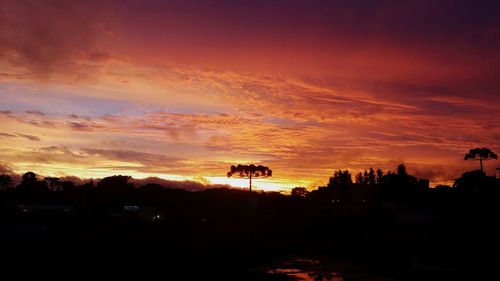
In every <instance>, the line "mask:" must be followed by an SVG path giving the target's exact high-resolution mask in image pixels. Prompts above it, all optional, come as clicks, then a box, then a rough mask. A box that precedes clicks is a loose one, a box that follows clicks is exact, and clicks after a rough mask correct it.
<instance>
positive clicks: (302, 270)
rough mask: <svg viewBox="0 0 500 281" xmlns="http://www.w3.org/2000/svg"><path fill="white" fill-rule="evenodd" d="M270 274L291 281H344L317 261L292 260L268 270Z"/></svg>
mask: <svg viewBox="0 0 500 281" xmlns="http://www.w3.org/2000/svg"><path fill="white" fill-rule="evenodd" d="M268 273H270V274H279V275H286V276H287V277H290V280H304V281H343V280H344V278H342V277H341V276H340V274H339V273H337V272H331V271H328V270H324V269H323V268H322V266H321V265H320V263H319V260H315V259H300V258H296V259H290V260H285V261H283V262H282V263H280V264H279V265H278V266H277V267H276V268H273V269H270V270H268Z"/></svg>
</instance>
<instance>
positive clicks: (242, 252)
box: [0, 189, 500, 281]
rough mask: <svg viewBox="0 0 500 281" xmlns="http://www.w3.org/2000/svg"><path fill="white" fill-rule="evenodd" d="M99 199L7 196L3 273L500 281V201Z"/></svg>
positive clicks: (176, 195) (187, 195) (159, 195)
mask: <svg viewBox="0 0 500 281" xmlns="http://www.w3.org/2000/svg"><path fill="white" fill-rule="evenodd" d="M101 195H102V194H101ZM101 195H99V196H97V195H92V196H96V197H95V198H94V197H92V196H91V195H86V196H87V198H86V199H85V201H84V202H83V203H82V202H81V201H78V202H77V204H72V205H71V204H67V203H71V200H69V201H66V202H65V200H62V199H61V198H59V199H57V198H54V196H55V195H50V196H49V197H46V198H45V199H44V200H28V199H26V198H24V197H20V196H19V194H16V193H11V194H9V193H8V192H3V193H2V194H1V196H2V197H1V198H2V201H1V202H2V208H1V216H0V220H1V226H2V227H1V229H0V241H1V248H2V259H4V261H2V265H3V266H4V269H11V270H14V269H15V270H17V271H16V272H17V274H20V275H23V274H25V273H33V272H30V270H25V269H30V268H34V267H37V268H45V269H50V270H48V272H50V274H54V273H56V272H61V270H65V269H68V271H70V272H72V274H98V272H102V270H105V271H107V272H109V273H111V274H124V275H127V274H129V273H130V274H132V273H139V274H141V275H140V276H142V277H146V275H150V276H154V275H155V274H161V276H162V279H167V280H208V278H209V277H210V278H212V277H215V278H216V280H217V279H219V280H221V279H230V280H469V281H470V280H499V275H498V268H500V259H499V250H500V247H499V237H500V235H499V234H500V231H499V230H498V224H499V219H500V216H499V214H500V213H499V209H500V208H499V204H498V202H499V201H498V196H497V195H496V194H493V195H491V196H471V194H468V195H466V194H458V195H457V194H455V195H449V194H447V195H446V197H445V198H443V196H442V195H440V194H438V193H436V194H426V195H425V196H424V195H422V196H420V197H418V198H416V199H412V200H403V201H401V202H399V201H398V202H394V201H393V202H383V201H370V200H368V201H366V200H365V199H363V200H365V201H363V200H357V201H356V200H351V201H350V202H348V203H344V202H340V201H338V202H337V201H336V200H333V201H332V200H330V199H325V198H323V197H322V196H320V197H318V198H312V197H310V198H302V197H292V196H284V195H280V194H276V193H263V194H258V193H249V192H245V191H237V190H228V189H214V190H206V191H202V192H186V191H180V190H156V191H154V192H153V191H152V192H150V193H148V194H142V195H141V196H137V195H136V196H133V197H131V198H135V199H134V200H132V201H127V200H125V199H124V200H125V201H120V200H118V201H116V200H111V199H110V200H109V201H106V200H104V199H102V198H101V197H102V196H101ZM75 198H76V197H75ZM78 198H80V197H78ZM56 199H57V200H56ZM99 200H101V201H99ZM103 200H104V201H103ZM103 202H108V203H109V202H113V203H112V204H111V203H109V204H103ZM63 203H66V204H63ZM73 203H75V202H73ZM145 203H149V206H146V204H145ZM19 268H21V269H19ZM41 272H42V271H40V272H39V273H41ZM99 274H101V273H99ZM210 280H212V279H210Z"/></svg>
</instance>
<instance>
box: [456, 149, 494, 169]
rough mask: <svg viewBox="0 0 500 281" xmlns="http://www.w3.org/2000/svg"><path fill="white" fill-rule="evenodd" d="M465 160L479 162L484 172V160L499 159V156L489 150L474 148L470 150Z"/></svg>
mask: <svg viewBox="0 0 500 281" xmlns="http://www.w3.org/2000/svg"><path fill="white" fill-rule="evenodd" d="M464 159H465V160H479V163H480V165H481V171H483V160H489V159H498V155H496V154H495V153H494V152H493V151H491V150H490V149H489V148H473V149H470V150H469V153H467V154H465V157H464Z"/></svg>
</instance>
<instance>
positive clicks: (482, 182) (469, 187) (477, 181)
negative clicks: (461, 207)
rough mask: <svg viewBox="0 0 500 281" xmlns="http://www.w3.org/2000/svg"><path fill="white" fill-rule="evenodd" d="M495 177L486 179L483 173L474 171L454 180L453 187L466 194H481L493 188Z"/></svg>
mask: <svg viewBox="0 0 500 281" xmlns="http://www.w3.org/2000/svg"><path fill="white" fill-rule="evenodd" d="M495 184H496V179H495V177H488V176H487V175H486V174H485V173H484V172H483V171H481V170H475V171H469V172H465V173H463V174H462V175H461V176H460V178H458V179H455V183H454V184H453V187H455V188H457V189H459V190H462V191H467V192H481V191H485V190H492V189H494V188H495Z"/></svg>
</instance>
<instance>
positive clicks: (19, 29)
mask: <svg viewBox="0 0 500 281" xmlns="http://www.w3.org/2000/svg"><path fill="white" fill-rule="evenodd" d="M499 107H500V2H498V1H465V0H464V1H347V0H345V1H306V0H304V1H294V0H272V1H271V0H268V1H256V0H254V1H236V0H225V1H218V0H216V1H202V0H179V1H168V0H165V1H123V0H121V1H23V0H17V1H10V0H2V1H0V122H1V123H0V124H1V130H0V145H1V149H0V172H15V173H24V172H26V171H34V172H36V173H39V174H41V175H46V176H48V175H51V176H64V175H73V176H77V177H81V178H100V177H104V176H110V175H115V174H126V175H131V176H133V177H134V178H144V177H149V176H154V177H160V178H164V179H170V180H195V181H199V182H202V183H225V184H226V183H227V184H231V185H234V186H246V185H247V182H246V181H241V180H237V179H232V178H231V179H227V178H226V176H225V175H226V172H227V171H228V170H229V167H230V166H231V165H233V164H238V163H241V164H249V163H254V164H262V165H266V166H269V167H270V168H271V169H272V170H273V178H271V179H266V180H260V181H256V182H255V185H256V186H257V187H258V188H262V189H268V190H286V189H288V188H291V187H295V186H305V187H308V188H313V187H317V186H318V185H322V184H325V183H326V182H327V180H328V177H329V176H330V175H331V174H332V173H333V170H335V169H350V170H352V171H353V173H356V172H358V171H360V170H361V169H367V168H369V167H373V168H379V167H380V168H382V169H383V170H384V171H385V170H389V169H390V170H394V169H395V167H396V165H397V164H398V163H406V165H407V167H408V170H409V172H410V173H412V174H413V175H415V176H417V177H422V178H430V179H431V185H435V184H438V183H448V184H450V183H451V182H450V180H453V179H454V178H457V177H458V176H459V175H460V174H461V173H462V172H464V171H467V170H471V169H476V168H479V163H477V162H474V161H464V160H463V156H464V154H465V153H466V152H467V151H468V149H470V148H473V147H488V148H491V149H492V150H493V151H495V152H496V153H497V154H498V153H500V111H499ZM485 167H486V171H487V173H489V174H494V173H495V167H500V162H499V161H489V162H486V163H485Z"/></svg>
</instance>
